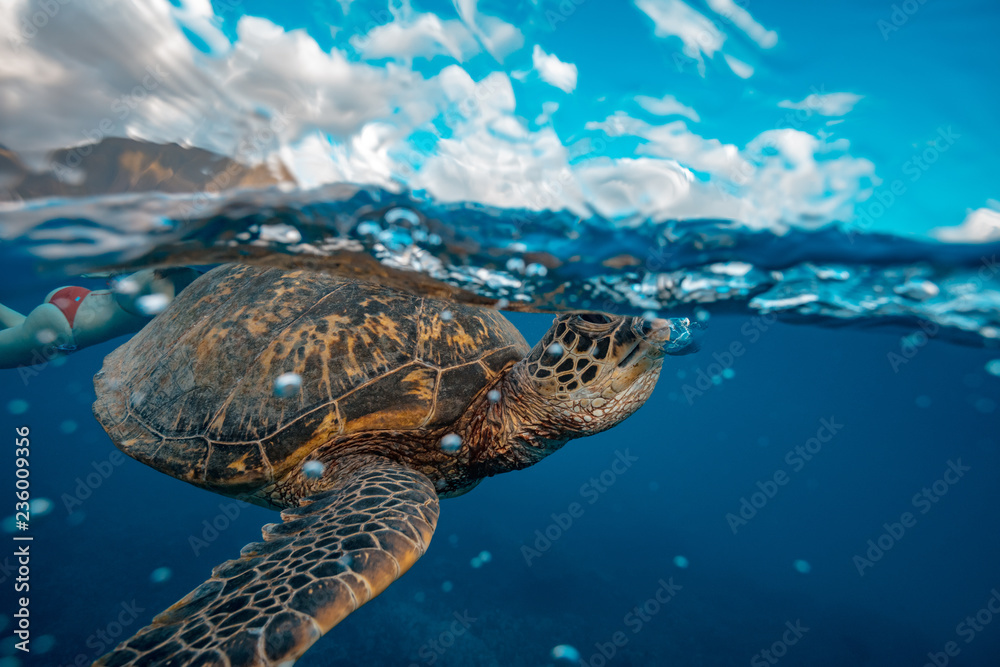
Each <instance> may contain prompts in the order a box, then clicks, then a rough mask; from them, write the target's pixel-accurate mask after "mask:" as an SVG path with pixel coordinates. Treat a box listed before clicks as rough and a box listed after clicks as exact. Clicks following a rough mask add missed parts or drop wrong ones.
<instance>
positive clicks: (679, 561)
mask: <svg viewBox="0 0 1000 667" xmlns="http://www.w3.org/2000/svg"><path fill="white" fill-rule="evenodd" d="M690 564H691V563H690V561H688V559H687V558H685V557H684V556H674V566H675V567H679V568H680V569H682V570H683V569H685V568H687V566H688V565H690Z"/></svg>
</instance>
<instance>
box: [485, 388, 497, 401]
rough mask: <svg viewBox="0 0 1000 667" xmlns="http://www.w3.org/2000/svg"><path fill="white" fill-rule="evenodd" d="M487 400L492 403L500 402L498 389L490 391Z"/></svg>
mask: <svg viewBox="0 0 1000 667" xmlns="http://www.w3.org/2000/svg"><path fill="white" fill-rule="evenodd" d="M486 398H488V399H489V401H490V403H499V402H500V392H499V391H498V390H496V389H490V391H489V393H488V394H486Z"/></svg>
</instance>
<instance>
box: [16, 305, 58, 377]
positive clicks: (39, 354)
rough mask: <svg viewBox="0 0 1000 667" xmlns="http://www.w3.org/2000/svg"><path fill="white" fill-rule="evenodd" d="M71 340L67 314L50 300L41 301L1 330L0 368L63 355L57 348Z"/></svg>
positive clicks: (40, 362) (38, 361) (42, 360)
mask: <svg viewBox="0 0 1000 667" xmlns="http://www.w3.org/2000/svg"><path fill="white" fill-rule="evenodd" d="M6 310H7V311H9V312H11V313H13V312H15V311H12V310H10V309H9V308H7V309H6ZM72 343H73V332H72V330H71V329H70V326H69V322H67V321H66V316H65V315H63V313H62V311H61V310H59V309H58V308H56V307H55V306H53V305H52V304H51V303H43V304H42V305H40V306H38V307H37V308H35V309H34V310H33V311H31V312H30V313H28V316H27V317H24V316H23V315H22V316H21V322H20V323H19V324H16V325H14V326H10V327H8V328H6V329H3V330H0V368H17V367H18V366H32V365H34V364H43V363H45V362H46V361H49V360H51V359H54V358H56V357H61V356H63V355H65V354H66V351H65V350H60V349H59V347H60V346H63V345H72Z"/></svg>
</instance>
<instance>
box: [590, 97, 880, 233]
mask: <svg viewBox="0 0 1000 667" xmlns="http://www.w3.org/2000/svg"><path fill="white" fill-rule="evenodd" d="M586 129H588V130H601V131H603V132H605V133H606V134H607V135H608V136H610V137H617V136H624V135H629V136H635V137H639V138H641V139H643V140H644V143H642V144H640V145H639V147H638V148H637V152H639V153H640V154H643V155H649V156H653V157H657V158H662V159H663V160H664V161H667V162H671V163H674V164H677V165H679V166H680V167H681V168H684V169H692V170H695V171H698V172H702V173H704V174H707V175H708V176H709V178H708V180H707V181H703V180H699V181H695V182H694V183H693V184H692V185H691V187H690V189H689V194H688V196H687V197H686V198H681V199H678V200H675V201H672V203H671V206H670V208H669V210H670V211H671V212H672V214H675V215H676V214H678V213H680V212H683V213H684V214H686V215H691V216H709V215H717V216H722V217H729V218H732V219H738V220H741V221H743V222H746V223H748V224H752V225H757V226H762V227H764V226H771V225H776V224H788V225H798V226H817V225H820V224H825V223H827V222H831V221H835V220H847V219H849V218H850V217H851V216H852V214H853V206H854V204H855V202H857V201H859V200H861V199H862V198H864V197H865V196H867V194H868V193H869V190H870V183H871V180H872V179H873V178H874V170H875V167H874V165H873V164H872V163H871V162H869V161H868V160H861V159H856V158H853V157H851V156H850V155H848V154H847V152H846V150H847V148H848V144H847V142H846V141H843V140H841V141H838V142H833V143H828V142H826V141H825V140H822V139H820V138H818V137H815V136H813V135H811V134H808V133H806V132H801V131H798V130H791V129H785V130H769V131H765V132H762V133H761V134H759V135H758V136H757V137H756V138H754V139H753V140H752V141H751V142H750V143H749V144H747V146H745V147H744V148H743V149H742V150H740V149H739V148H738V147H737V146H735V145H733V144H725V143H722V142H721V141H719V140H718V139H712V138H704V137H701V136H699V135H697V134H695V133H693V132H690V131H689V130H688V129H687V126H686V125H685V123H684V122H683V121H673V122H670V123H666V124H664V125H650V124H648V123H646V122H644V121H641V120H638V119H635V118H632V117H630V116H628V115H627V114H624V113H622V112H618V113H616V114H614V115H613V116H609V117H608V118H606V119H605V120H604V121H601V122H590V123H587V125H586ZM671 191H674V192H676V191H677V190H676V189H675V188H673V187H672V185H671ZM658 201H660V202H661V203H663V202H662V200H658ZM654 217H659V216H654Z"/></svg>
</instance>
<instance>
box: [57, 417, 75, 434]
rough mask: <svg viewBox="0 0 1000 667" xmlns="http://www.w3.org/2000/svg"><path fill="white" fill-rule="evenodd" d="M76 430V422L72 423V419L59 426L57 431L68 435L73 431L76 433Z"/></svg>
mask: <svg viewBox="0 0 1000 667" xmlns="http://www.w3.org/2000/svg"><path fill="white" fill-rule="evenodd" d="M76 428H77V425H76V422H75V421H73V420H72V419H67V420H66V421H64V422H62V423H61V424H59V430H60V431H62V432H63V433H65V434H66V435H69V434H71V433H73V432H74V431H76Z"/></svg>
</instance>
